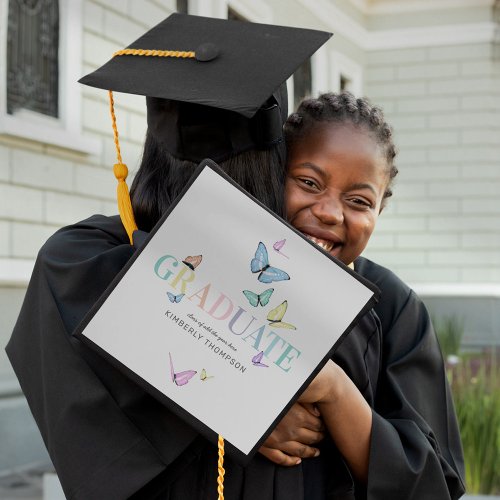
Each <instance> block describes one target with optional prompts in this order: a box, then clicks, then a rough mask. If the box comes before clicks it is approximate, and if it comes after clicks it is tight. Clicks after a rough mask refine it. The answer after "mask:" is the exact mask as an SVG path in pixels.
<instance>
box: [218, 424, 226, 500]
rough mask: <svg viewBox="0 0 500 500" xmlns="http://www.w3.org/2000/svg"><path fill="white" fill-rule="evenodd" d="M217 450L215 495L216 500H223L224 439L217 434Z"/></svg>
mask: <svg viewBox="0 0 500 500" xmlns="http://www.w3.org/2000/svg"><path fill="white" fill-rule="evenodd" d="M217 445H218V448H219V460H218V462H217V469H218V471H219V477H218V478H217V485H218V486H217V493H219V496H218V500H224V474H225V473H226V471H225V470H224V438H223V437H222V436H221V435H220V434H219V440H218V443H217Z"/></svg>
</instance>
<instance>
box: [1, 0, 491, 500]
mask: <svg viewBox="0 0 500 500" xmlns="http://www.w3.org/2000/svg"><path fill="white" fill-rule="evenodd" d="M175 11H177V12H184V13H189V14H195V15H202V16H209V17H221V18H232V19H241V20H247V21H251V22H262V23H273V24H282V25H290V26H302V27H307V28H317V29H322V30H326V31H332V32H333V33H334V36H333V37H332V39H331V40H330V41H329V42H328V43H327V44H326V45H325V46H324V47H322V48H321V49H320V50H319V51H318V52H317V53H316V54H315V55H314V56H313V57H312V58H311V60H309V61H307V62H306V63H305V64H303V65H302V66H301V67H300V68H299V69H298V70H297V72H296V73H295V75H294V76H293V77H292V78H290V80H289V82H288V89H289V101H290V110H292V109H293V108H294V107H295V106H296V104H297V103H298V102H299V101H300V100H301V99H302V98H303V97H305V96H308V95H317V94H318V93H319V92H321V91H339V90H343V89H346V90H349V91H351V92H353V93H354V94H355V95H359V96H360V95H366V96H368V97H369V98H371V100H372V101H373V102H375V103H376V104H378V105H380V106H381V107H382V108H383V109H384V111H385V113H386V116H387V118H388V121H389V122H390V123H391V124H392V125H393V127H394V129H395V140H396V144H397V145H398V148H399V155H398V157H397V165H398V167H399V169H400V174H399V175H398V177H397V180H396V186H395V195H394V197H393V198H392V199H391V200H390V201H389V204H388V206H387V208H386V209H385V210H384V213H383V215H382V217H381V218H380V219H379V223H378V228H377V231H376V232H375V233H374V236H373V237H372V239H371V242H370V245H369V248H368V249H367V251H366V252H365V255H366V256H367V257H368V258H371V259H373V260H375V261H377V262H378V263H380V264H382V265H385V266H387V267H389V268H391V269H392V270H394V271H395V272H396V273H397V274H398V275H399V276H400V277H401V278H402V279H403V280H405V281H406V282H408V283H409V284H410V285H411V286H412V287H413V288H414V289H415V290H416V291H417V293H418V294H419V295H420V296H421V297H422V298H423V299H424V301H425V302H426V304H427V306H428V307H429V309H430V311H431V313H432V315H433V318H434V320H435V324H436V327H437V330H438V333H439V336H440V341H441V345H442V348H443V351H444V355H445V358H446V359H447V362H448V369H449V375H450V380H451V382H452V384H453V387H454V391H455V400H456V402H457V410H458V413H459V419H460V420H461V425H462V429H463V438H464V445H466V448H467V446H468V447H469V448H467V449H466V457H468V458H467V465H468V481H469V486H470V487H471V491H473V492H483V493H500V478H499V475H500V474H499V473H498V471H499V470H500V451H499V450H500V389H499V388H498V386H499V385H500V379H499V378H498V361H497V356H496V354H495V353H496V352H497V350H498V346H499V345H500V327H499V324H500V194H499V193H500V1H499V0H309V1H308V0H234V1H233V0H183V1H181V0H178V1H175V0H59V1H58V0H0V318H1V322H0V347H1V350H0V443H1V444H0V498H7V496H6V495H7V493H5V494H4V495H3V496H2V491H7V490H8V491H9V492H10V493H9V495H13V494H14V493H15V491H17V492H18V493H19V495H22V494H25V496H23V497H22V498H28V496H29V495H34V496H30V497H29V498H33V499H34V498H41V497H40V494H41V493H40V491H41V490H40V488H39V485H38V483H36V485H35V486H34V487H33V488H34V489H32V490H30V491H31V493H22V491H28V489H29V487H30V485H32V480H34V479H33V478H35V479H36V478H39V476H40V475H41V473H42V472H43V471H45V470H49V469H50V463H49V459H48V455H47V453H46V451H45V449H44V447H43V443H42V441H41V438H40V436H39V434H38V431H37V429H36V426H35V424H34V421H33V419H32V417H31V414H30V412H29V409H28V407H27V405H26V402H25V400H24V398H23V396H22V394H21V391H20V388H19V386H18V384H17V381H16V379H15V376H14V374H13V372H12V370H11V367H10V364H9V362H8V360H7V358H6V356H5V353H4V351H3V348H4V346H5V344H6V343H7V341H8V338H9V337H10V333H11V331H12V328H13V325H14V323H15V320H16V317H17V314H18V312H19V309H20V307H21V303H22V300H23V297H24V293H25V290H26V286H27V283H28V280H29V277H30V274H31V271H32V268H33V264H34V259H35V257H36V254H37V251H38V249H39V247H40V246H41V245H42V244H43V242H44V241H45V240H46V239H47V238H48V237H49V236H50V235H51V234H52V233H53V232H54V231H56V230H57V229H58V228H59V227H61V226H64V225H67V224H70V223H73V222H75V221H78V220H81V219H84V218H87V217H88V216H90V215H92V214H94V213H104V214H114V213H116V212H117V209H116V206H115V201H114V200H115V193H116V181H115V179H114V176H113V173H112V165H113V164H114V163H115V156H114V155H115V153H114V145H113V138H112V129H111V125H110V120H109V111H108V100H107V99H108V97H107V93H106V92H105V91H101V90H97V89H91V88H88V87H86V88H84V87H82V86H80V85H79V84H77V83H76V82H77V80H78V78H80V77H81V76H82V75H84V74H86V73H88V72H90V71H92V70H94V69H96V68H97V67H98V66H100V65H101V64H103V63H105V62H106V61H107V60H108V59H110V57H111V56H112V54H113V53H114V52H115V51H116V50H119V49H121V48H123V47H125V46H127V45H129V44H130V43H131V42H132V41H134V40H135V39H136V38H138V37H139V36H140V35H141V34H142V33H143V32H144V31H146V30H147V29H148V28H150V27H152V26H154V25H155V24H157V23H158V22H160V21H161V20H163V19H164V18H165V17H167V16H168V15H169V14H171V13H172V12H175ZM186 49H189V48H186ZM115 103H116V114H117V120H118V127H119V130H120V136H121V141H120V142H121V147H122V155H123V158H124V162H125V163H127V164H128V166H129V169H130V170H131V172H132V175H133V171H134V169H136V168H137V167H138V164H139V159H140V156H141V152H142V143H143V139H144V136H145V129H146V119H145V106H144V104H145V103H144V98H142V97H137V96H130V95H125V94H116V95H115ZM129 181H130V179H129ZM495 391H496V392H495ZM474 398H476V399H474ZM471 401H472V403H471ZM474 401H476V402H475V403H474ZM484 415H488V418H489V419H490V420H488V422H489V423H488V424H484V425H482V427H481V428H480V426H479V424H477V422H478V419H480V418H482V417H484ZM474 425H476V427H474ZM485 425H486V430H485ZM488 426H489V427H488ZM478 433H479V434H478ZM480 433H482V434H480ZM467 440H470V443H471V444H467V443H468V441H467ZM478 442H481V443H482V444H481V445H480V446H479V445H477V443H478ZM488 444H489V445H490V447H491V446H492V447H493V448H492V449H491V450H490V449H489V448H487V446H488ZM467 453H469V455H470V457H469V455H467ZM488 468H489V469H488ZM16 481H17V482H16ZM16 484H17V486H16ZM33 484H35V483H33ZM37 485H38V486H37ZM2 488H5V490H2ZM16 488H17V490H16ZM23 488H24V490H23ZM35 490H36V491H35ZM13 492H14V493H13ZM26 495H28V496H26ZM9 498H10V497H9ZM12 498H21V496H13V497H12Z"/></svg>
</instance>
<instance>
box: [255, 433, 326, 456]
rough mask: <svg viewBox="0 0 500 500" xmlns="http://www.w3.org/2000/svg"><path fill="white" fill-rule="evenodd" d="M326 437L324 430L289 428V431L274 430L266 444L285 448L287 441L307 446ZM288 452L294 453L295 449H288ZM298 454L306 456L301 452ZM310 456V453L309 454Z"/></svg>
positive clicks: (281, 448) (271, 446)
mask: <svg viewBox="0 0 500 500" xmlns="http://www.w3.org/2000/svg"><path fill="white" fill-rule="evenodd" d="M324 438H325V433H324V432H316V431H311V430H309V429H304V428H301V429H288V430H287V432H284V431H283V432H280V431H277V430H275V431H273V432H272V433H271V434H270V435H269V437H268V438H267V439H266V440H265V442H264V445H265V446H268V447H270V448H278V449H280V450H283V449H284V448H283V446H284V445H285V444H286V443H300V444H302V445H305V446H309V445H314V444H317V443H319V442H321V441H322V440H323V439H324ZM286 452H287V453H289V454H291V455H294V454H295V453H294V452H293V451H289V450H288V449H287V450H286ZM297 456H301V457H304V455H302V454H301V453H298V454H297ZM307 456H309V455H307Z"/></svg>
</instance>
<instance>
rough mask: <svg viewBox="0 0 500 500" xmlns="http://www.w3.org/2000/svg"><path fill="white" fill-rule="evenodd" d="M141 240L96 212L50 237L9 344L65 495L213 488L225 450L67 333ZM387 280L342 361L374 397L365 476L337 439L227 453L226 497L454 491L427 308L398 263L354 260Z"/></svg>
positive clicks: (450, 427) (458, 466) (450, 428)
mask: <svg viewBox="0 0 500 500" xmlns="http://www.w3.org/2000/svg"><path fill="white" fill-rule="evenodd" d="M133 252H134V249H133V247H131V246H130V245H129V243H128V239H127V235H126V233H125V231H124V230H123V227H122V225H121V223H120V220H119V218H118V217H104V216H93V217H91V218H90V219H87V220H86V221H83V222H81V223H79V224H75V225H73V226H69V227H67V228H64V229H61V230H60V231H58V232H57V233H56V234H55V235H54V236H52V237H51V238H50V239H49V240H48V241H47V243H46V244H45V245H44V246H43V247H42V249H41V250H40V253H39V255H38V258H37V262H36V265H35V269H34V272H33V276H32V278H31V281H30V285H29V287H28V291H27V294H26V298H25V301H24V304H23V307H22V310H21V313H20V316H19V319H18V321H17V324H16V326H15V329H14V332H13V334H12V338H11V340H10V342H9V344H8V346H7V353H8V356H9V358H10V360H11V363H12V365H13V367H14V370H15V372H16V374H17V376H18V378H19V381H20V384H21V387H22V389H23V391H24V393H25V395H26V398H27V400H28V403H29V406H30V408H31V411H32V413H33V415H34V417H35V420H36V422H37V424H38V426H39V429H40V432H41V434H42V437H43V439H44V442H45V444H46V446H47V449H48V451H49V454H50V456H51V459H52V461H53V463H54V466H55V468H56V470H57V473H58V475H59V478H60V480H61V483H62V486H63V489H64V492H65V494H66V496H67V497H68V498H71V499H82V500H83V499H85V500H89V499H90V500H101V499H102V500H108V499H110V498H112V499H116V500H120V499H126V498H136V499H138V498H140V499H156V498H162V499H172V500H174V499H175V500H178V499H183V500H197V499H216V498H217V491H216V486H217V485H216V476H217V450H216V447H215V446H213V445H212V444H210V443H208V442H207V441H206V440H205V439H204V438H202V437H201V436H200V435H198V434H197V433H196V431H194V430H193V429H192V428H191V427H189V426H188V425H187V424H185V423H184V422H183V421H181V420H180V419H179V418H177V417H176V416H175V415H173V414H172V413H171V412H169V411H168V410H167V409H166V408H164V407H163V406H162V405H160V404H159V403H157V402H156V400H155V399H153V398H152V397H150V396H149V395H148V394H146V393H145V392H144V391H143V390H142V389H140V388H139V387H138V386H136V385H135V384H134V383H133V382H131V381H130V380H129V379H128V378H127V377H125V376H124V375H122V374H121V373H120V372H119V371H117V370H116V369H115V368H113V367H112V366H111V365H109V364H108V363H107V362H105V361H104V360H103V359H102V358H100V357H99V356H98V355H97V354H96V353H94V352H93V351H91V350H90V349H88V348H87V347H86V346H84V345H83V344H82V343H81V342H80V341H79V340H78V339H76V338H74V337H73V336H72V333H73V332H74V330H75V328H76V327H77V325H78V324H79V322H80V321H81V319H82V318H83V317H84V315H85V314H86V313H87V312H88V310H89V309H90V308H91V306H92V305H93V304H94V303H95V302H96V300H97V298H98V297H99V296H100V295H101V294H102V292H104V290H105V289H106V287H107V286H108V285H109V283H110V282H111V281H112V279H113V278H114V277H115V276H116V274H117V273H118V272H119V271H120V269H121V268H122V267H123V266H124V264H125V263H126V262H127V260H128V259H129V258H130V256H131V255H132V253H133ZM355 269H356V271H357V272H358V273H360V274H361V275H363V276H365V277H366V278H368V279H369V280H371V281H372V282H373V283H375V284H376V285H377V286H378V287H379V288H380V289H381V291H382V298H381V301H380V303H379V304H378V305H377V307H376V308H375V309H374V310H372V311H370V312H369V313H367V314H366V315H365V316H364V317H363V318H361V320H360V322H359V324H358V325H357V326H356V327H355V328H354V329H353V331H352V332H351V333H350V334H349V335H348V337H347V338H346V339H345V341H344V342H343V343H342V344H341V346H340V347H339V349H338V350H337V352H336V354H335V356H334V360H335V361H336V362H337V363H339V364H340V365H341V366H342V367H343V368H344V370H345V371H346V372H347V373H348V375H349V376H350V377H351V378H352V380H353V381H354V382H355V384H356V385H357V387H358V388H359V390H360V391H361V392H362V394H363V396H364V397H365V398H366V400H367V401H368V403H369V404H370V406H371V407H372V408H373V428H372V438H371V452H370V469H369V478H368V484H367V485H366V488H365V487H363V486H361V485H358V484H355V482H354V481H353V480H352V479H351V476H350V474H349V471H348V469H347V467H346V466H345V464H344V462H343V461H342V458H341V457H340V455H339V453H338V451H337V450H336V448H335V446H334V445H333V443H332V442H331V441H330V440H328V439H325V440H324V441H323V443H321V449H322V453H321V455H320V457H318V458H315V459H308V460H304V461H303V463H302V464H301V465H299V466H295V467H280V466H276V465H274V464H273V463H271V462H269V461H268V460H267V459H265V458H264V457H263V456H261V455H260V454H257V455H256V457H255V458H254V459H253V460H252V462H251V463H250V464H249V465H248V466H247V467H246V468H241V467H239V466H238V465H236V464H234V463H233V462H231V460H229V459H226V461H225V468H226V478H225V497H226V498H228V499H242V500H255V499H259V500H285V499H286V500H303V499H304V498H305V499H306V500H319V499H331V500H347V499H354V498H356V499H364V498H367V499H370V500H391V499H398V500H401V499H407V500H412V499H413V500H416V499H422V500H423V499H425V500H432V499H435V500H443V499H448V498H453V499H454V498H458V497H459V496H460V495H461V494H462V492H463V483H462V480H461V477H462V476H463V461H462V453H461V445H460V439H459V434H458V429H457V425H456V420H455V415H454V410H453V404H452V400H451V397H450V393H449V389H448V385H447V383H446V377H445V373H444V367H443V362H442V358H441V354H440V352H439V348H438V346H437V343H436V339H435V335H434V333H433V330H432V327H431V324H430V321H429V317H428V314H427V312H426V311H425V308H424V307H423V305H422V303H421V302H420V301H419V300H418V298H417V297H416V296H415V294H414V293H413V292H412V291H411V290H410V289H409V288H408V287H406V285H404V284H403V283H402V282H401V281H400V280H399V279H398V278H397V277H396V276H395V275H394V274H392V273H391V272H390V271H388V270H386V269H384V268H382V267H380V266H377V265H376V264H374V263H372V262H370V261H368V260H365V259H361V258H360V259H358V260H357V261H356V263H355Z"/></svg>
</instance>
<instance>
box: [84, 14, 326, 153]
mask: <svg viewBox="0 0 500 500" xmlns="http://www.w3.org/2000/svg"><path fill="white" fill-rule="evenodd" d="M330 36H331V34H330V33H326V32H322V31H316V30H309V29H301V28H290V27H283V26H272V25H266V24H256V23H249V22H241V21H228V20H224V19H213V18H206V17H198V16H189V15H183V14H172V15H171V16H170V17H168V18H167V19H165V20H164V21H162V22H161V23H160V24H158V25H157V26H155V27H154V28H152V29H151V30H149V31H148V32H147V33H146V34H144V35H143V36H141V37H140V38H139V39H138V40H136V41H135V42H134V43H132V44H131V45H129V47H127V49H136V51H137V50H140V49H143V50H144V51H146V52H147V51H183V57H161V56H154V55H147V56H138V55H125V54H128V53H130V50H124V51H120V52H119V54H124V55H115V57H113V59H111V60H110V61H109V62H107V63H106V64H105V65H104V66H102V67H101V68H99V69H98V70H96V71H94V72H93V73H90V74H89V75H87V76H85V77H83V78H82V79H81V80H80V82H81V83H83V84H85V85H90V86H93V87H99V88H103V89H107V90H113V91H118V92H126V93H131V94H140V95H145V96H147V98H148V99H147V106H148V128H149V131H150V132H151V133H152V134H153V135H155V136H156V138H157V139H159V140H161V142H163V143H164V144H165V145H166V147H167V149H168V150H169V151H170V152H171V153H172V154H173V156H175V157H177V158H179V159H187V160H191V161H195V162H198V161H201V160H202V159H203V158H206V157H210V158H213V159H215V160H216V161H221V160H223V159H225V158H227V157H228V156H231V155H232V154H237V153H240V152H242V151H245V150H249V149H262V148H266V147H269V146H270V145H272V144H275V143H277V142H279V141H280V140H281V138H282V135H281V134H282V125H283V123H284V120H285V119H286V115H287V97H286V88H285V86H284V85H283V86H282V84H283V83H284V82H285V81H286V79H287V78H288V77H289V76H290V75H292V74H293V72H294V71H295V70H296V69H297V67H298V66H300V64H301V63H302V62H303V61H304V60H306V59H307V58H308V57H309V56H311V55H312V54H313V53H314V52H315V51H316V50H317V49H318V48H319V47H320V46H321V45H322V44H323V43H325V42H326V40H328V38H329V37H330ZM273 94H274V95H273Z"/></svg>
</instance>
